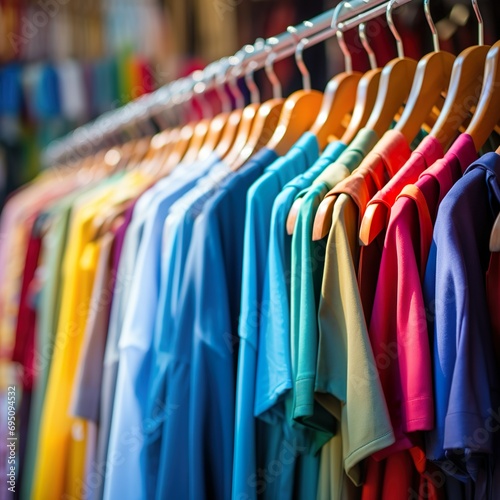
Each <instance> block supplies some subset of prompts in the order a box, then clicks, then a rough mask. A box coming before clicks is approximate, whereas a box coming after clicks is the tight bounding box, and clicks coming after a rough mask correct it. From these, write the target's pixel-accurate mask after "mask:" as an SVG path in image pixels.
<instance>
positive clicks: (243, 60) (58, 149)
mask: <svg viewBox="0 0 500 500" xmlns="http://www.w3.org/2000/svg"><path fill="white" fill-rule="evenodd" d="M410 1H411V0H396V1H394V0H392V3H393V5H394V7H398V6H401V5H403V4H406V3H409V2H410ZM389 3H390V0H389V1H388V0H370V1H368V0H351V1H349V2H344V4H343V6H342V8H341V10H340V11H339V12H338V16H337V26H332V19H333V16H334V12H335V9H330V10H328V11H326V12H324V13H322V14H320V15H319V16H316V17H314V18H313V19H311V20H310V21H304V22H302V23H301V24H299V25H298V26H295V27H290V28H288V31H286V32H284V33H281V34H280V35H277V36H273V37H271V38H268V39H267V40H265V41H264V42H263V43H262V42H261V43H256V44H255V45H253V46H252V45H247V46H245V47H244V48H243V49H241V50H239V51H238V52H237V53H236V54H235V55H234V56H231V57H229V58H227V57H226V58H222V59H220V60H218V61H215V62H213V63H211V64H209V65H208V66H207V68H206V69H205V70H204V71H198V72H195V73H193V74H192V75H190V76H188V77H186V78H181V79H179V80H175V81H173V82H171V83H168V84H166V85H164V86H163V87H161V88H159V89H158V90H155V91H154V92H152V93H150V94H147V95H145V96H142V97H140V98H138V99H135V100H134V101H131V102H130V103H128V104H126V105H124V106H122V107H120V108H117V109H114V110H112V111H108V112H106V113H104V114H103V115H101V116H99V117H98V118H96V119H95V120H94V121H92V122H90V123H88V124H85V125H83V126H81V127H78V128H77V129H75V130H74V131H73V132H71V133H69V134H68V135H67V136H65V137H63V138H61V139H58V140H55V141H53V142H52V143H51V144H49V146H48V147H47V149H46V150H45V152H44V155H43V162H44V164H46V165H54V164H56V163H61V162H65V161H68V160H69V159H70V158H75V157H76V158H81V157H85V156H87V155H88V154H90V153H91V152H94V151H96V150H98V149H99V148H100V147H102V146H103V145H104V144H106V143H108V144H112V145H116V144H113V143H116V142H117V141H116V139H115V140H114V141H113V140H110V139H111V138H112V137H113V136H115V135H116V134H118V133H119V132H120V131H123V130H125V129H126V128H127V127H129V126H130V125H131V124H132V123H133V124H140V123H144V122H145V121H146V120H147V119H149V118H151V117H152V116H153V115H154V114H155V113H158V112H160V111H161V110H162V109H164V108H165V107H166V106H168V105H169V104H170V103H172V102H176V101H181V100H182V99H183V98H184V99H185V98H186V96H188V97H191V96H193V95H196V94H199V93H201V92H204V91H206V90H207V89H210V88H213V87H214V86H216V85H219V84H220V83H222V82H227V81H228V80H229V79H231V78H232V80H233V82H234V81H235V79H236V77H237V76H240V75H236V76H235V74H234V69H235V67H237V68H240V69H241V68H242V67H244V66H246V65H248V64H252V68H253V71H257V70H259V69H263V68H264V67H265V63H266V60H267V58H268V56H269V54H270V52H274V53H275V54H276V57H275V58H274V61H278V60H281V59H284V58H286V57H289V56H291V55H293V54H294V52H295V48H296V45H297V41H298V40H301V39H303V38H307V39H310V43H309V44H308V47H309V46H310V45H313V44H317V43H320V42H322V41H324V40H326V39H328V38H330V37H332V36H333V35H335V33H336V31H337V28H339V27H340V28H341V29H342V30H343V31H346V30H348V29H351V28H354V27H356V26H358V25H359V24H361V23H366V22H367V21H369V20H371V19H374V18H376V17H378V16H381V15H384V14H385V13H386V10H387V5H388V4H389ZM337 8H339V7H338V6H337Z"/></svg>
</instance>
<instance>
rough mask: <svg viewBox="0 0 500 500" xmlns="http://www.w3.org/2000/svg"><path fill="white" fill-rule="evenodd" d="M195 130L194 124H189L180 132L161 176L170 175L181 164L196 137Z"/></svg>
mask: <svg viewBox="0 0 500 500" xmlns="http://www.w3.org/2000/svg"><path fill="white" fill-rule="evenodd" d="M194 128H195V124H194V123H188V124H187V125H184V126H183V127H182V128H181V129H180V130H179V135H178V137H177V140H176V141H175V144H174V147H173V148H172V151H171V152H170V154H169V156H168V158H167V161H166V162H165V163H164V164H163V166H162V168H161V171H160V174H161V175H168V174H169V173H170V172H171V171H172V170H173V169H174V168H175V167H176V166H177V165H178V164H179V163H180V161H181V159H182V157H183V156H184V154H185V152H186V151H187V149H188V146H189V143H190V141H191V138H192V137H193V135H194Z"/></svg>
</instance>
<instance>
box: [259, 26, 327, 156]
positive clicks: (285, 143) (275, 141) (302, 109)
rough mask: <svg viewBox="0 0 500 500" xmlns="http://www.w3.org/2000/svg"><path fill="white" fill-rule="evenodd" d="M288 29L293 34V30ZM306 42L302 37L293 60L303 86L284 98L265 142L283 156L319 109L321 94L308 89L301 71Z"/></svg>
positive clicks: (273, 56)
mask: <svg viewBox="0 0 500 500" xmlns="http://www.w3.org/2000/svg"><path fill="white" fill-rule="evenodd" d="M289 31H290V32H291V33H292V34H293V31H291V30H289ZM306 44H307V40H306V39H302V40H300V41H299V42H298V44H297V47H296V49H295V60H296V62H297V65H298V66H299V69H300V70H301V73H302V77H303V85H304V84H305V85H304V87H305V88H304V90H297V91H296V92H294V93H293V94H291V95H290V96H289V97H288V98H287V99H286V100H285V102H284V104H283V108H282V111H281V115H280V119H279V122H278V125H277V127H276V130H275V131H274V133H273V135H272V137H271V139H270V140H269V142H268V143H267V147H268V148H269V149H272V150H273V151H275V152H276V154H277V155H278V156H284V155H285V154H286V153H287V152H288V151H289V150H290V148H291V147H292V146H293V145H294V144H295V143H296V142H297V140H298V139H299V138H300V136H301V135H302V134H303V133H305V132H307V131H308V130H309V129H310V128H311V126H312V125H313V123H314V122H315V120H316V118H317V117H318V114H319V111H320V109H321V102H322V99H323V94H322V93H321V92H319V91H317V90H311V89H310V83H309V82H308V80H307V76H308V73H307V74H304V73H303V69H304V65H303V64H301V62H302V51H303V50H304V46H305V45H306ZM269 58H272V60H274V58H275V55H274V54H270V56H269ZM307 87H309V88H307Z"/></svg>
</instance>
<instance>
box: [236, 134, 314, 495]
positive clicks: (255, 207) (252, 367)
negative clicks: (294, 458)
mask: <svg viewBox="0 0 500 500" xmlns="http://www.w3.org/2000/svg"><path fill="white" fill-rule="evenodd" d="M318 154H319V151H318V141H317V139H316V137H315V136H314V135H313V134H311V133H306V134H304V135H303V136H302V137H301V139H299V141H297V143H295V144H294V146H293V147H292V148H291V149H290V151H289V152H288V153H287V154H286V155H285V156H284V157H282V158H279V159H277V160H276V161H275V162H274V163H273V164H272V165H271V166H269V167H268V168H267V169H266V172H265V173H264V174H263V175H262V176H261V177H260V178H259V179H258V180H257V181H256V182H255V183H254V184H253V185H252V186H251V188H250V189H249V191H248V193H247V201H246V204H247V207H246V218H245V230H244V242H243V272H242V285H241V314H240V319H239V328H238V334H239V337H240V343H239V355H238V374H237V390H236V421H235V443H234V466H233V497H234V498H238V496H242V495H246V497H247V498H249V499H250V498H257V489H256V488H255V484H252V483H250V482H249V481H248V477H250V476H251V475H252V474H255V473H256V471H257V468H258V464H257V455H256V454H257V449H256V448H257V442H256V439H257V434H256V431H257V429H256V422H255V420H254V399H255V398H254V396H255V387H256V385H258V384H259V381H258V380H256V372H257V348H258V344H259V312H260V311H261V309H262V307H263V306H264V307H265V305H264V304H263V303H262V288H263V280H264V273H265V268H266V260H267V250H268V242H269V226H270V222H271V211H272V206H273V202H274V199H275V198H276V196H277V195H278V194H279V192H280V190H281V188H282V187H283V186H284V185H285V184H286V183H287V182H288V181H289V180H291V179H293V178H294V177H295V176H296V175H298V174H300V173H302V172H304V171H305V170H306V168H307V167H309V166H310V165H312V163H313V162H314V160H315V159H317V157H318Z"/></svg>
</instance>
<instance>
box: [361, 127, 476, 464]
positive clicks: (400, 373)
mask: <svg viewBox="0 0 500 500" xmlns="http://www.w3.org/2000/svg"><path fill="white" fill-rule="evenodd" d="M475 157H476V152H475V149H474V143H473V142H472V139H471V137H470V136H468V135H465V134H462V135H461V136H460V137H459V138H458V139H457V140H456V141H455V143H454V144H453V145H452V147H451V148H450V149H449V151H448V152H447V153H446V155H445V156H444V158H442V159H440V160H438V161H437V162H436V163H434V165H433V166H432V167H430V168H429V169H427V170H426V171H424V172H423V173H422V174H421V176H420V177H419V180H418V181H417V183H416V184H415V185H410V186H407V187H406V188H405V189H404V190H403V192H402V193H401V194H400V195H399V197H398V199H397V200H396V202H395V203H394V206H393V207H392V210H391V217H390V220H389V224H388V228H387V234H386V237H385V244H384V251H383V254H382V260H381V265H380V273H379V277H378V283H377V288H376V294H375V300H374V306H373V312H372V317H371V322H370V341H371V344H372V348H373V351H374V354H375V360H376V364H377V368H378V371H379V374H380V380H381V382H382V387H383V389H384V394H385V397H386V400H387V406H388V409H389V413H390V415H391V421H392V426H393V429H394V433H395V436H396V442H395V443H394V445H393V446H392V447H390V448H387V449H386V450H383V451H382V452H379V453H377V455H376V458H378V459H379V458H383V457H385V456H388V455H390V454H391V453H393V452H395V451H398V450H403V449H408V448H411V447H412V446H413V444H414V442H412V439H411V433H413V432H415V431H420V430H429V429H432V427H433V423H434V409H433V404H434V401H433V390H432V377H431V359H430V347H429V339H428V333H427V319H426V313H425V308H424V302H423V296H422V280H423V274H424V272H425V265H426V262H427V255H428V252H429V248H430V243H431V238H432V224H433V220H434V218H435V216H436V211H437V206H438V204H439V202H440V200H441V199H442V197H444V196H445V194H446V193H447V192H448V191H449V189H450V188H451V186H452V185H453V182H455V181H456V180H457V179H459V178H460V176H461V175H462V173H463V171H464V170H465V168H467V166H468V165H470V163H471V162H472V161H473V160H474V158H475Z"/></svg>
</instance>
